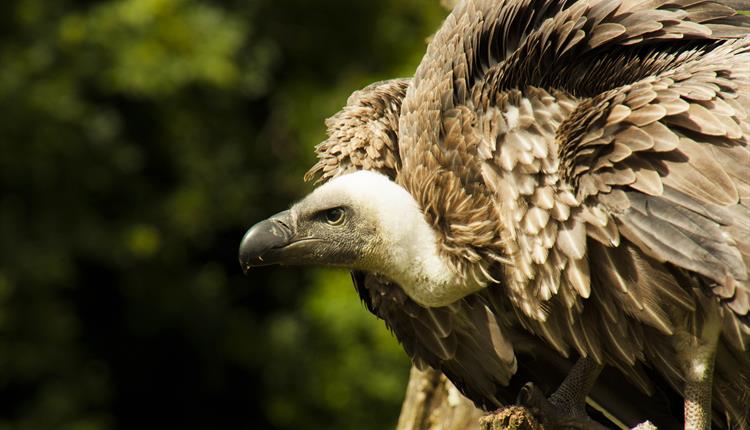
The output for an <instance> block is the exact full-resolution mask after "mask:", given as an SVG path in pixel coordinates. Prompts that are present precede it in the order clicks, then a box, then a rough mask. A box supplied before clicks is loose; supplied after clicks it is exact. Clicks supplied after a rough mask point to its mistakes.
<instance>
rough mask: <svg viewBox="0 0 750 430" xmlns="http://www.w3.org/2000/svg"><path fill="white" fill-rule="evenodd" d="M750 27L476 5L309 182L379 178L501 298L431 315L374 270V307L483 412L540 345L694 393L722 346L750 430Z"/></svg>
mask: <svg viewBox="0 0 750 430" xmlns="http://www.w3.org/2000/svg"><path fill="white" fill-rule="evenodd" d="M747 33H748V21H747V19H746V18H744V17H740V16H738V15H736V14H735V12H734V10H732V9H730V8H728V7H726V6H722V5H720V4H717V3H713V2H708V1H695V0H672V1H666V0H647V1H626V0H624V1H579V2H569V1H562V0H558V1H554V0H538V1H532V0H518V1H506V2H492V1H480V0H476V1H465V2H463V3H462V4H460V5H459V6H458V7H457V8H456V10H454V12H453V13H452V14H451V16H450V17H449V18H448V19H447V21H446V22H445V24H444V25H443V27H442V28H441V29H440V31H439V32H438V33H437V35H436V36H435V38H434V39H433V41H432V42H431V43H430V46H429V48H428V50H427V54H426V55H425V58H424V59H423V61H422V63H421V65H420V67H419V68H418V70H417V72H416V74H415V77H414V79H413V81H407V80H396V81H387V82H383V83H379V84H375V85H373V86H371V87H368V88H366V89H364V90H362V91H361V92H358V93H355V94H354V95H353V96H352V97H351V98H350V100H349V104H348V106H347V107H346V108H345V109H344V110H343V111H342V112H340V113H339V114H337V115H336V116H335V117H333V118H332V119H331V120H330V121H329V122H328V126H329V134H330V138H329V140H327V141H326V142H324V143H323V144H321V145H320V146H318V148H317V150H318V156H319V158H320V161H319V163H318V164H317V165H316V166H315V167H313V168H312V169H311V171H310V173H309V175H310V176H311V177H312V176H317V177H319V178H320V179H322V180H324V181H325V180H327V179H329V178H331V177H334V176H337V175H339V174H342V173H346V172H349V171H352V170H357V169H367V170H377V171H381V172H383V173H384V174H386V175H387V176H389V177H390V178H392V179H393V180H394V181H396V182H397V183H398V184H400V185H402V186H403V187H404V188H405V189H406V190H407V191H409V192H410V194H411V195H412V196H413V197H414V198H415V199H416V200H417V202H418V203H419V206H420V208H421V209H422V211H423V213H424V215H425V217H426V219H427V220H428V222H429V223H430V225H432V226H433V227H434V229H435V230H436V231H437V232H438V241H439V244H440V249H441V251H442V254H443V257H444V258H446V259H447V260H448V261H449V262H450V264H451V266H452V267H453V268H454V269H455V270H457V271H459V272H460V273H463V275H464V277H465V278H467V279H477V280H479V281H481V282H486V283H488V284H489V287H488V288H486V289H485V290H483V291H481V292H480V293H476V294H474V295H471V296H468V297H466V298H465V299H462V300H461V301H459V302H457V303H456V304H454V305H452V306H449V307H445V308H433V309H428V308H424V307H421V306H419V305H417V304H416V303H414V302H413V301H411V300H410V299H409V298H408V297H407V296H406V295H405V294H404V293H403V292H402V291H401V290H400V288H399V287H398V286H396V285H393V284H391V283H389V282H388V281H387V280H385V279H381V278H379V277H378V276H377V275H374V274H367V273H361V272H356V273H355V275H354V279H355V284H356V285H357V287H358V290H359V292H360V294H361V295H362V297H363V299H364V300H365V302H366V303H367V304H368V307H369V308H370V310H371V311H373V312H374V313H376V314H377V315H378V316H380V317H382V318H384V319H385V320H386V323H387V324H388V325H389V326H390V327H391V328H392V329H393V330H394V332H395V333H396V335H397V336H398V337H399V339H400V340H401V341H402V342H403V343H404V346H405V348H406V349H407V352H409V354H410V356H412V358H413V359H414V360H415V362H417V363H418V364H427V365H430V366H433V367H436V368H438V369H441V370H443V371H444V372H445V373H446V374H447V375H448V376H449V377H450V378H451V379H452V380H454V381H455V382H457V385H458V386H459V387H460V388H461V389H462V390H463V391H464V393H466V394H467V395H468V396H469V397H470V398H472V399H473V400H474V401H475V402H477V403H478V404H481V405H484V406H486V407H491V406H494V405H497V404H498V399H497V398H496V394H497V393H498V390H499V388H498V386H499V385H506V384H507V383H508V382H509V381H510V378H511V377H512V375H513V373H514V372H515V371H516V366H517V365H518V364H519V363H520V365H522V366H523V363H522V362H521V361H520V360H518V362H517V360H516V358H515V356H514V352H515V353H516V354H518V353H519V351H523V350H524V348H525V346H526V345H527V344H534V342H535V340H534V336H538V337H539V338H542V339H544V340H545V341H546V342H547V343H548V345H549V347H550V348H552V349H554V350H556V351H557V352H558V353H559V354H560V355H562V356H564V357H568V356H569V355H570V354H571V353H575V354H578V355H580V356H584V357H591V358H593V359H594V360H595V361H596V362H598V363H601V364H608V365H611V366H614V367H616V368H617V369H619V370H620V371H622V372H623V373H625V374H626V375H628V376H629V377H630V380H631V381H633V383H634V384H636V385H638V386H640V387H641V388H642V389H643V390H644V391H646V392H651V391H652V390H653V389H654V386H653V384H651V382H650V379H651V378H650V377H649V375H648V374H647V371H646V370H644V366H643V364H646V365H647V366H648V367H651V368H653V369H656V370H657V372H658V374H659V375H660V377H661V378H664V379H665V380H666V381H668V382H669V383H670V384H671V385H672V387H673V388H674V389H675V390H676V391H677V392H680V393H682V392H683V391H684V390H685V389H686V388H685V387H686V386H687V385H686V381H685V380H686V378H688V376H687V374H688V373H689V371H690V370H689V369H688V368H687V367H689V361H688V359H689V357H688V358H686V357H687V355H689V353H690V351H692V350H693V349H694V348H696V347H697V346H698V345H700V344H702V343H704V342H706V341H707V342H711V339H712V336H713V337H715V336H718V332H720V333H721V338H720V340H719V341H718V353H717V357H716V365H715V372H714V383H713V396H714V402H713V405H714V418H713V420H714V424H715V425H717V426H719V427H720V428H725V427H726V428H742V429H745V428H749V427H750V424H748V408H747V404H748V398H749V397H750V394H749V392H750V391H749V388H748V385H749V384H750V353H749V352H748V351H749V350H748V348H750V345H748V342H750V326H749V325H748V324H750V317H749V314H748V312H749V310H750V279H749V275H748V267H750V167H749V166H750V149H749V148H748V143H749V142H750V118H748V115H749V114H750V110H749V108H748V107H749V106H750V37H748V36H747ZM407 85H408V90H407V89H406V88H407ZM402 104H403V106H402ZM396 121H398V124H396ZM716 321H718V322H716ZM714 327H717V328H716V329H714ZM711 330H715V331H716V334H715V335H712V334H710V333H708V332H710V331H711ZM707 333H708V334H707ZM529 334H531V335H533V336H529ZM524 342H525V343H524ZM536 347H538V345H536V346H534V348H536ZM531 349H533V348H531ZM686 354H687V355H686ZM688 385H689V384H688ZM501 400H502V399H501ZM644 418H645V417H644Z"/></svg>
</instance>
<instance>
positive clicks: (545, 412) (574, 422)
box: [483, 382, 606, 430]
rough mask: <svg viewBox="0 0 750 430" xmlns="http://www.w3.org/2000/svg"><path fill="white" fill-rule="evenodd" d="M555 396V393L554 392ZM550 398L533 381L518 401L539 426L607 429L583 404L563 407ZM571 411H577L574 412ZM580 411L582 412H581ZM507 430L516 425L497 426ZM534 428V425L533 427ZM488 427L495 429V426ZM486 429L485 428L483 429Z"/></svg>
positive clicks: (553, 429)
mask: <svg viewBox="0 0 750 430" xmlns="http://www.w3.org/2000/svg"><path fill="white" fill-rule="evenodd" d="M558 390H559V389H558ZM553 396H554V394H553ZM551 399H552V396H551V397H550V399H547V398H545V397H544V393H542V390H540V389H539V388H538V387H537V386H535V385H534V384H532V383H530V382H529V383H527V384H526V385H524V387H523V388H522V389H521V392H520V393H519V395H518V403H519V404H521V405H523V406H517V407H521V408H523V409H525V410H527V411H529V412H528V413H533V414H534V417H535V419H536V421H537V422H539V423H540V424H541V425H540V426H539V427H538V428H540V429H545V430H606V427H604V426H603V425H601V424H599V423H597V422H596V421H594V420H592V419H591V418H590V417H589V416H588V415H587V414H586V413H585V411H584V410H583V406H580V407H577V408H575V409H570V408H561V407H559V406H558V405H556V404H554V403H552V401H551ZM571 411H576V413H575V414H572V413H571ZM579 412H580V413H579ZM497 428H498V429H503V430H505V429H506V428H509V429H514V428H515V427H497ZM532 428H533V427H532ZM487 429H492V430H495V428H493V427H488V428H487ZM483 430H484V429H483Z"/></svg>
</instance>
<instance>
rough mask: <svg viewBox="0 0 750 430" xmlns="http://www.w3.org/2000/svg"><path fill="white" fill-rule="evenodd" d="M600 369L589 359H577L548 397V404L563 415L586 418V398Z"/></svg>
mask: <svg viewBox="0 0 750 430" xmlns="http://www.w3.org/2000/svg"><path fill="white" fill-rule="evenodd" d="M602 369H603V366H602V365H600V364H597V363H596V361H594V360H593V359H591V358H587V357H581V358H579V359H578V361H577V362H576V364H575V365H573V367H572V368H571V369H570V372H568V376H566V377H565V380H564V381H563V382H562V384H560V386H559V387H557V390H556V391H555V392H554V393H552V395H551V396H550V397H549V402H550V403H552V404H553V405H554V406H555V408H556V409H557V410H558V411H559V412H560V413H561V414H563V415H566V416H573V417H583V416H586V397H587V396H588V395H589V393H590V392H591V389H592V388H594V384H595V383H596V379H597V378H598V377H599V374H600V373H601V371H602Z"/></svg>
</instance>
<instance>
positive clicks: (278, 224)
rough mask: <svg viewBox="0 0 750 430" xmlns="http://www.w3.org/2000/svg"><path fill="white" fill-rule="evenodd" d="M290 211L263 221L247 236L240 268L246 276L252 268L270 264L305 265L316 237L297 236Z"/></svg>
mask: <svg viewBox="0 0 750 430" xmlns="http://www.w3.org/2000/svg"><path fill="white" fill-rule="evenodd" d="M296 236H297V232H296V227H295V223H294V222H293V220H292V216H291V212H290V211H288V210H286V211H283V212H279V213H277V214H276V215H274V216H272V217H271V218H268V219H267V220H264V221H261V222H259V223H257V224H255V225H254V226H252V227H250V230H248V231H247V233H245V237H243V238H242V242H241V243H240V252H239V254H240V266H242V271H243V272H245V273H247V271H248V270H250V268H251V267H258V266H268V265H271V264H305V260H307V259H308V258H309V254H310V250H311V248H310V246H311V245H313V244H314V243H316V242H319V240H318V239H315V238H305V237H303V238H299V237H296Z"/></svg>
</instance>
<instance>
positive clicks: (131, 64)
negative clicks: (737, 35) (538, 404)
mask: <svg viewBox="0 0 750 430" xmlns="http://www.w3.org/2000/svg"><path fill="white" fill-rule="evenodd" d="M443 15H444V11H443V10H441V8H440V5H439V3H438V2H437V1H435V0H409V1H403V0H385V1H381V2H350V1H346V0H326V1H318V2H309V1H305V0H275V1H271V0H258V1H255V2H241V1H236V0H223V1H219V0H215V1H207V0H205V1H198V0H106V1H92V0H60V1H57V2H49V1H45V0H8V1H4V2H1V3H0V64H2V68H0V114H1V115H2V117H1V118H2V119H1V120H0V237H2V241H0V429H51V428H55V429H81V430H88V429H91V430H94V429H116V428H144V427H163V428H174V427H180V428H235V429H236V428H275V429H292V428H295V429H296V428H306V429H307V428H309V429H317V428H320V429H323V428H355V427H356V428H359V429H385V428H391V427H393V425H394V424H395V421H396V417H397V414H398V407H399V405H400V401H401V397H402V395H403V394H402V393H403V389H404V386H405V381H406V375H407V372H408V362H407V360H406V358H405V355H404V354H403V352H402V351H401V350H400V348H399V347H398V346H397V345H396V344H395V341H394V340H393V339H392V338H391V336H390V334H388V332H387V331H386V330H385V329H384V328H383V326H382V324H380V323H379V322H377V321H375V319H374V318H373V317H372V316H371V315H369V314H368V313H367V312H365V311H364V310H362V309H361V306H360V305H359V304H358V299H357V298H356V294H355V293H354V292H353V291H352V288H351V285H350V282H349V280H348V275H347V274H345V273H339V272H329V271H315V272H310V271H303V270H292V269H286V268H285V269H267V270H258V271H255V272H253V273H251V275H250V277H249V278H245V277H243V276H242V275H241V273H240V271H239V268H238V265H237V263H236V247H237V244H238V242H239V240H240V238H241V236H242V234H243V233H244V230H245V228H246V227H248V226H249V225H250V224H252V223H253V222H254V221H255V220H258V219H261V218H263V217H266V216H267V215H269V214H271V213H273V212H274V211H277V210H280V209H282V208H283V207H285V206H286V205H288V203H289V202H290V201H292V200H293V199H294V198H296V197H299V196H301V195H303V194H304V193H305V192H306V191H307V190H309V185H306V186H304V185H303V184H302V180H301V176H302V173H303V172H304V171H305V170H306V168H307V167H308V166H309V165H310V164H311V161H312V146H313V145H314V144H315V143H317V142H318V141H320V140H322V139H323V138H324V134H323V131H324V127H323V119H324V118H325V117H327V116H329V115H331V114H332V113H334V112H335V111H336V110H337V109H338V108H339V107H340V106H341V105H343V103H344V102H345V99H346V96H347V95H348V94H349V93H350V92H351V91H353V90H355V89H357V88H359V87H361V86H364V85H365V84H367V83H369V82H371V81H374V80H379V79H385V78H390V77H395V76H399V75H410V74H411V73H413V70H414V68H415V67H416V64H417V63H418V60H419V58H420V57H421V55H422V53H423V52H424V39H425V37H427V36H428V35H429V34H430V33H431V32H432V31H433V30H434V29H435V28H436V27H437V25H438V23H439V21H440V20H441V19H442V17H443Z"/></svg>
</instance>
